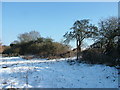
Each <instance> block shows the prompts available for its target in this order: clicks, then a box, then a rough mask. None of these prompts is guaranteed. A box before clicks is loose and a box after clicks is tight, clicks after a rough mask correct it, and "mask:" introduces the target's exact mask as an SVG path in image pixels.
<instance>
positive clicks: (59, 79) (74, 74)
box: [0, 57, 118, 88]
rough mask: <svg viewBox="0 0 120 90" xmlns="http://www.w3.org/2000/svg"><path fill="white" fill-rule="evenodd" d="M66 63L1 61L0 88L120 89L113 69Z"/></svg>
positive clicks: (64, 60)
mask: <svg viewBox="0 0 120 90" xmlns="http://www.w3.org/2000/svg"><path fill="white" fill-rule="evenodd" d="M72 59H74V58H72ZM67 60H68V59H58V60H55V59H54V60H45V59H32V60H25V59H22V58H20V57H6V58H0V76H1V77H0V88H118V71H117V69H115V68H114V67H109V66H105V65H88V64H82V63H81V64H78V63H77V64H74V65H70V64H69V63H67ZM6 66H7V68H6Z"/></svg>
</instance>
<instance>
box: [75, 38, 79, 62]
mask: <svg viewBox="0 0 120 90" xmlns="http://www.w3.org/2000/svg"><path fill="white" fill-rule="evenodd" d="M76 45H77V60H79V50H78V40H77V42H76Z"/></svg>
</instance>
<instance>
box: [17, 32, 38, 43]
mask: <svg viewBox="0 0 120 90" xmlns="http://www.w3.org/2000/svg"><path fill="white" fill-rule="evenodd" d="M38 38H40V34H39V32H37V31H31V32H26V33H23V34H20V35H19V36H18V39H19V41H20V42H29V41H35V40H37V39H38Z"/></svg>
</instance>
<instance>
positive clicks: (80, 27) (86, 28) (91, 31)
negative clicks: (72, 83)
mask: <svg viewBox="0 0 120 90" xmlns="http://www.w3.org/2000/svg"><path fill="white" fill-rule="evenodd" d="M71 29H72V30H73V31H70V32H67V33H65V35H64V38H65V41H64V42H66V43H69V42H70V41H71V40H76V44H77V45H76V46H77V60H79V59H80V52H81V44H82V43H83V40H84V39H86V38H92V37H94V36H96V35H97V30H98V29H97V27H96V26H94V25H92V24H90V23H89V20H88V19H83V20H80V21H79V20H77V21H75V23H74V24H73V27H72V28H71Z"/></svg>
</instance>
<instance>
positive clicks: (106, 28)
mask: <svg viewBox="0 0 120 90" xmlns="http://www.w3.org/2000/svg"><path fill="white" fill-rule="evenodd" d="M119 25H120V19H119V18H117V17H109V18H107V19H103V20H100V21H99V23H98V26H95V25H93V24H91V23H90V20H88V19H83V20H77V21H75V23H74V24H73V27H72V28H70V29H72V30H71V31H69V32H66V34H65V35H64V38H65V42H66V43H69V42H70V41H71V40H75V41H76V47H77V60H83V61H86V62H89V63H99V64H101V63H104V64H114V65H120V27H119ZM88 38H91V39H93V40H94V43H93V44H92V45H91V46H90V47H88V48H87V49H86V50H84V51H82V52H81V45H82V43H84V40H85V39H88ZM81 56H82V58H81V59H80V57H81Z"/></svg>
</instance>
